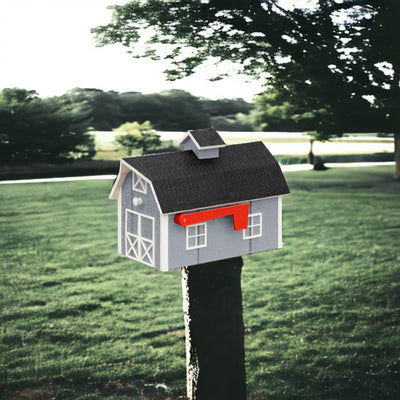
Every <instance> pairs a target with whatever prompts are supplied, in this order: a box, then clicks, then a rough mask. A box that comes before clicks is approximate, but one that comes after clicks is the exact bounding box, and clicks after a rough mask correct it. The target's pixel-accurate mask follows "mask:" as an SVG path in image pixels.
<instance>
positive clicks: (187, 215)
mask: <svg viewBox="0 0 400 400" xmlns="http://www.w3.org/2000/svg"><path fill="white" fill-rule="evenodd" d="M180 144H181V147H182V151H177V152H173V153H163V154H155V155H146V156H141V157H129V158H123V159H122V160H121V163H120V169H119V173H118V176H117V179H116V180H115V182H114V185H113V187H112V190H111V193H110V196H109V197H110V199H116V200H118V252H119V254H121V255H122V256H126V257H129V258H131V259H133V260H136V261H139V262H141V263H143V264H146V265H149V266H151V267H153V268H156V269H158V270H161V271H169V270H172V269H175V268H179V267H182V288H183V300H184V302H183V305H184V313H185V336H186V358H187V396H188V399H190V400H214V399H215V400H244V399H245V398H246V379H245V367H244V365H245V363H244V326H243V316H242V298H241V289H240V274H241V268H242V265H243V262H242V258H241V256H242V255H245V254H251V253H257V252H261V251H266V250H272V249H277V248H280V247H282V196H283V195H286V194H288V193H289V188H288V186H287V184H286V181H285V179H284V177H283V175H282V171H281V169H280V167H279V164H278V163H277V161H276V160H275V158H274V157H273V156H272V155H271V153H270V152H269V151H268V149H267V148H266V147H265V145H264V144H263V143H262V142H252V143H243V144H236V145H229V146H228V145H226V144H225V142H224V141H223V140H222V138H221V137H220V135H219V134H218V133H217V132H216V131H215V130H214V129H200V130H195V131H188V133H187V134H186V135H185V136H184V137H183V139H182V140H181V142H180ZM199 264H201V266H199Z"/></svg>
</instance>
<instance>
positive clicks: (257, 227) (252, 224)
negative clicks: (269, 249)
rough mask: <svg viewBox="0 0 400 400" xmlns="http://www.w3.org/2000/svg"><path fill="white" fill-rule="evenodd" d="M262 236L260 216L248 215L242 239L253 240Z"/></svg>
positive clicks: (259, 214)
mask: <svg viewBox="0 0 400 400" xmlns="http://www.w3.org/2000/svg"><path fill="white" fill-rule="evenodd" d="M261 236H262V214H261V213H258V214H249V220H248V225H247V229H243V239H254V238H258V237H261Z"/></svg>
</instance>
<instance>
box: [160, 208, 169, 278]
mask: <svg viewBox="0 0 400 400" xmlns="http://www.w3.org/2000/svg"><path fill="white" fill-rule="evenodd" d="M168 219H169V217H168V215H160V270H161V271H168V257H169V254H168V246H169V235H168V233H169V232H168Z"/></svg>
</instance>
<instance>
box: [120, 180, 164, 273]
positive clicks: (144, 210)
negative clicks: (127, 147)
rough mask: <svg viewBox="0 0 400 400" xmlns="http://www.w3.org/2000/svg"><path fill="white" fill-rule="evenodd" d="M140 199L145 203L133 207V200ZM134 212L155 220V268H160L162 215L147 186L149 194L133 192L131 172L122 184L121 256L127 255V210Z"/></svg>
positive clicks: (151, 191) (149, 187) (148, 185)
mask: <svg viewBox="0 0 400 400" xmlns="http://www.w3.org/2000/svg"><path fill="white" fill-rule="evenodd" d="M134 197H140V198H141V199H142V201H143V203H142V204H141V205H139V206H134V205H133V198H134ZM127 209H128V210H132V211H134V212H137V213H139V214H141V215H145V216H148V217H152V218H154V238H153V240H154V267H155V268H159V262H160V261H159V260H160V245H159V244H160V213H159V211H158V206H157V203H156V200H155V196H154V193H153V190H152V186H151V185H150V184H147V194H144V193H141V192H137V191H135V190H132V173H131V172H130V173H129V174H128V175H127V176H126V178H125V181H124V183H123V184H122V199H121V215H120V218H121V224H120V236H119V237H120V238H121V239H120V249H121V255H124V256H125V255H126V235H125V228H126V225H125V214H126V210H127Z"/></svg>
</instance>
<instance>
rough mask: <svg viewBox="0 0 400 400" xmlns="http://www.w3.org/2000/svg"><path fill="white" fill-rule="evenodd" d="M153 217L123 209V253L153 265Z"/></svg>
mask: <svg viewBox="0 0 400 400" xmlns="http://www.w3.org/2000/svg"><path fill="white" fill-rule="evenodd" d="M154 236H155V230H154V217H150V216H148V215H144V214H140V213H138V212H136V211H133V210H128V209H127V210H126V211H125V254H126V256H127V257H129V258H133V259H134V260H137V261H140V262H142V263H144V264H147V265H150V266H152V267H154V262H155V260H154V253H155V252H154V248H155V246H154Z"/></svg>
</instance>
